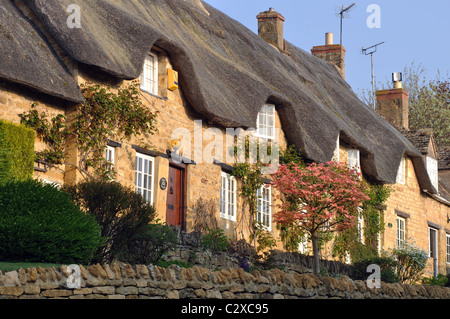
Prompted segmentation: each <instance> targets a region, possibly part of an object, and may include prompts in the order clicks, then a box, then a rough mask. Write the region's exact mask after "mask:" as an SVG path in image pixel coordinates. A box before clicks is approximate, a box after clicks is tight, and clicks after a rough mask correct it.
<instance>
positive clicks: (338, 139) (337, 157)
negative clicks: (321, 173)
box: [331, 135, 340, 164]
mask: <svg viewBox="0 0 450 319" xmlns="http://www.w3.org/2000/svg"><path fill="white" fill-rule="evenodd" d="M339 150H340V135H338V137H337V140H336V149H335V150H334V153H333V158H332V159H331V160H332V161H334V162H336V163H338V164H339V162H340V155H339Z"/></svg>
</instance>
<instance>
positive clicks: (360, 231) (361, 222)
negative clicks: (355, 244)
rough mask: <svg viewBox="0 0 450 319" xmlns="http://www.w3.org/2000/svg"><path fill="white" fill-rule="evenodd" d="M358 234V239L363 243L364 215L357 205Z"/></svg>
mask: <svg viewBox="0 0 450 319" xmlns="http://www.w3.org/2000/svg"><path fill="white" fill-rule="evenodd" d="M358 235H359V241H360V242H361V243H362V244H364V215H363V210H362V208H361V207H358Z"/></svg>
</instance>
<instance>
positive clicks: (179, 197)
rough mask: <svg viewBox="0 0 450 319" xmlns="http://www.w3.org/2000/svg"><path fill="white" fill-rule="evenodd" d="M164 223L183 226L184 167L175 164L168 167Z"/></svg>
mask: <svg viewBox="0 0 450 319" xmlns="http://www.w3.org/2000/svg"><path fill="white" fill-rule="evenodd" d="M166 223H167V224H168V225H173V226H181V228H182V229H183V226H184V169H182V168H179V167H175V166H170V167H169V180H168V183H167V207H166Z"/></svg>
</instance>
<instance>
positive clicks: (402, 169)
mask: <svg viewBox="0 0 450 319" xmlns="http://www.w3.org/2000/svg"><path fill="white" fill-rule="evenodd" d="M396 182H397V183H398V184H402V185H405V184H406V158H405V157H402V160H401V161H400V165H399V167H398V171H397V178H396Z"/></svg>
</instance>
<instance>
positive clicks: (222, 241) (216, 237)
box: [200, 228, 229, 253]
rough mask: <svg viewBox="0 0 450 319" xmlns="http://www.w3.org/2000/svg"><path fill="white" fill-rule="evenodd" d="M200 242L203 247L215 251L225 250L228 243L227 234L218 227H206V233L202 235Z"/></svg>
mask: <svg viewBox="0 0 450 319" xmlns="http://www.w3.org/2000/svg"><path fill="white" fill-rule="evenodd" d="M200 244H201V245H202V247H203V249H205V250H207V249H209V250H211V251H212V252H215V253H218V252H224V251H226V250H227V247H228V245H229V243H228V238H227V236H225V234H224V232H223V230H222V229H220V228H218V229H210V228H208V229H207V233H206V235H204V236H203V237H202V240H201V242H200Z"/></svg>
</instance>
